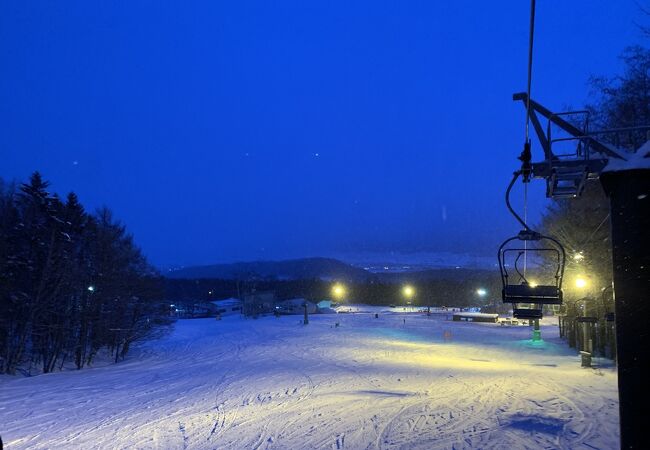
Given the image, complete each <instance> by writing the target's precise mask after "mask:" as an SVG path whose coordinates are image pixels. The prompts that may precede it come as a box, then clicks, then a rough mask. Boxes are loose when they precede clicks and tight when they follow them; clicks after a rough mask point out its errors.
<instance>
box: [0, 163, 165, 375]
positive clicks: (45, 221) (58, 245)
mask: <svg viewBox="0 0 650 450" xmlns="http://www.w3.org/2000/svg"><path fill="white" fill-rule="evenodd" d="M48 188H49V183H48V182H47V181H45V180H44V179H43V178H42V177H41V175H40V174H39V173H37V172H36V173H34V174H33V175H32V176H31V177H30V179H29V181H28V182H26V183H21V184H19V185H17V184H16V183H7V182H4V181H2V180H0V373H8V374H13V373H15V372H16V371H17V370H19V369H22V370H26V371H28V372H30V371H31V370H33V369H37V370H40V371H42V372H44V373H47V372H52V371H54V370H56V369H61V368H62V367H64V365H65V364H66V363H69V364H74V366H75V367H76V368H77V369H81V368H83V367H84V366H87V365H90V364H92V362H93V360H94V359H95V357H96V356H97V354H98V353H99V352H100V351H101V350H102V349H104V350H107V351H108V352H109V353H110V355H111V356H112V357H113V358H114V359H115V361H117V360H119V359H120V358H124V356H125V355H126V354H127V352H128V351H129V349H130V347H131V345H132V344H133V343H134V342H135V341H137V340H140V339H143V338H146V337H148V336H151V335H152V333H155V332H156V331H157V330H160V329H162V328H161V326H162V325H165V324H166V323H168V320H169V318H168V317H169V314H168V312H169V311H168V309H167V307H166V305H165V304H164V303H163V302H162V299H163V283H162V278H161V277H160V276H159V275H158V274H157V272H156V271H155V270H154V269H153V268H152V266H151V265H150V264H149V263H148V262H147V260H146V258H145V257H144V256H143V254H142V252H141V251H140V249H139V248H138V247H137V246H136V244H135V243H134V241H133V238H132V236H131V235H130V234H128V233H127V231H126V228H125V227H124V225H122V224H121V223H120V222H119V221H117V220H115V219H114V218H113V215H112V214H111V211H110V210H108V209H107V208H101V209H99V210H98V211H97V212H95V213H94V214H89V213H87V212H86V211H85V210H84V208H83V206H82V205H81V203H80V202H79V200H78V198H77V196H76V195H75V194H74V193H70V194H68V195H67V197H66V199H65V200H62V199H60V198H59V197H58V196H57V195H53V194H51V193H50V192H49V191H48Z"/></svg>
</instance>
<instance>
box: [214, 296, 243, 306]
mask: <svg viewBox="0 0 650 450" xmlns="http://www.w3.org/2000/svg"><path fill="white" fill-rule="evenodd" d="M241 302H242V301H241V300H239V299H238V298H234V297H230V298H227V299H224V300H214V301H212V302H210V303H212V304H213V305H217V306H230V305H240V304H241Z"/></svg>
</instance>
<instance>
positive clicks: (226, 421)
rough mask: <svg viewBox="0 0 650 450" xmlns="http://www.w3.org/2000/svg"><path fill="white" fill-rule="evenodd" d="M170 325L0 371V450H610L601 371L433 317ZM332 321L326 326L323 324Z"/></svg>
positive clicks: (560, 352) (614, 434)
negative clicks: (124, 351)
mask: <svg viewBox="0 0 650 450" xmlns="http://www.w3.org/2000/svg"><path fill="white" fill-rule="evenodd" d="M369 312H370V313H368V314H345V315H324V316H313V317H311V319H310V324H309V325H308V326H303V325H301V324H299V320H298V318H297V317H292V316H286V317H281V318H273V317H268V318H261V319H258V320H243V319H240V318H238V317H232V318H227V319H224V320H221V321H215V320H210V319H200V320H184V321H179V322H178V323H177V324H176V327H175V330H174V332H173V333H172V334H171V335H170V336H168V337H167V338H165V339H163V340H161V341H157V342H150V343H147V344H145V345H143V346H142V347H141V348H139V349H138V350H137V352H136V353H134V356H132V357H130V358H129V359H127V361H125V362H123V363H120V364H118V365H113V366H107V367H102V368H96V369H89V370H83V371H79V372H64V373H55V374H49V375H43V376H38V377H33V378H17V377H8V376H4V377H0V434H1V435H2V438H3V440H4V442H5V445H6V448H7V449H9V450H11V449H27V448H29V449H46V448H48V449H52V448H66V449H67V448H79V449H92V448H110V449H113V448H138V449H146V448H156V449H161V448H162V449H183V448H191V449H217V448H218V449H255V448H276V449H304V448H324V449H343V448H348V449H366V448H370V449H374V448H386V449H397V448H402V449H413V448H422V449H436V448H449V449H450V448H456V449H461V448H481V449H485V448H495V449H503V448H513V449H514V448H516V449H525V448H531V449H532V448H535V449H537V448H576V449H577V448H601V449H603V448H617V446H618V412H617V394H616V377H615V372H614V371H613V369H611V368H604V369H601V370H593V369H581V368H580V363H579V358H578V357H577V356H576V355H575V354H574V352H573V351H571V350H569V349H568V348H567V347H566V346H565V345H564V343H562V342H561V341H559V340H557V339H556V338H555V336H557V327H554V326H552V325H547V326H544V327H543V333H544V336H545V337H546V338H547V341H546V342H545V343H543V344H540V345H532V344H531V343H530V342H529V341H528V340H527V339H528V335H529V332H530V330H529V329H528V328H527V327H502V326H499V325H496V324H476V323H464V322H451V321H447V320H446V319H447V316H446V315H445V314H436V315H432V316H430V317H427V316H426V315H422V314H399V313H394V314H389V313H385V312H380V313H379V318H378V319H377V318H375V317H374V311H369ZM337 323H338V324H339V325H338V326H337V325H336V324H337Z"/></svg>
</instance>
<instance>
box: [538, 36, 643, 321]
mask: <svg viewBox="0 0 650 450" xmlns="http://www.w3.org/2000/svg"><path fill="white" fill-rule="evenodd" d="M646 32H647V30H646ZM621 59H622V61H623V63H624V70H623V73H622V74H621V75H619V76H616V77H613V78H606V77H594V78H592V87H593V94H592V95H593V101H592V104H590V105H587V109H588V110H589V111H590V113H591V118H592V126H590V128H591V129H594V130H598V129H616V128H628V129H632V128H634V127H646V126H648V125H650V50H649V49H647V48H644V47H641V46H634V47H629V48H627V49H626V50H625V51H624V52H623V54H622V56H621ZM649 137H650V136H649V135H648V132H647V130H646V129H641V130H638V129H637V130H629V131H624V132H621V133H611V134H604V135H599V138H600V139H602V140H604V141H606V142H609V143H611V144H614V145H616V146H622V147H626V148H628V149H629V150H630V151H633V150H636V149H637V148H638V147H639V146H641V145H642V144H643V143H645V142H646V141H647V140H648V138H649ZM609 214H610V208H609V199H608V198H607V197H606V195H605V192H604V191H603V189H602V187H601V186H600V182H599V181H597V180H596V181H588V182H587V184H586V188H585V191H584V193H583V195H582V196H581V197H580V198H578V199H574V200H554V201H553V203H552V204H551V205H550V206H549V208H548V210H547V211H546V212H545V214H544V215H543V218H542V221H541V224H540V225H541V229H542V231H544V232H545V234H549V235H551V236H554V237H556V238H558V239H559V240H560V241H561V242H562V244H563V245H564V247H565V248H566V250H567V256H568V259H567V264H566V272H565V280H566V283H565V297H564V298H565V303H566V305H565V307H564V311H565V313H566V315H567V317H569V318H575V317H578V316H585V315H586V316H594V317H597V318H598V320H599V328H602V329H605V328H606V327H607V323H606V321H605V316H606V315H607V314H610V313H613V312H614V299H613V289H612V280H613V275H612V251H611V240H610V222H609V218H610V217H609ZM578 277H581V278H582V279H584V280H586V282H587V284H586V286H584V287H583V288H578V287H577V286H576V285H575V283H574V282H575V280H576V279H577V278H578Z"/></svg>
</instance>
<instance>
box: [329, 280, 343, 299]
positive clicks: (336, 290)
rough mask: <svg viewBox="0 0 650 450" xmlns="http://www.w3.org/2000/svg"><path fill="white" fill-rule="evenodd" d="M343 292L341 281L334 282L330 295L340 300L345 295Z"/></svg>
mask: <svg viewBox="0 0 650 450" xmlns="http://www.w3.org/2000/svg"><path fill="white" fill-rule="evenodd" d="M345 292H346V290H345V286H343V285H342V284H341V283H336V284H335V285H334V286H333V287H332V296H333V297H334V298H336V299H337V300H342V299H343V297H345Z"/></svg>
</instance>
